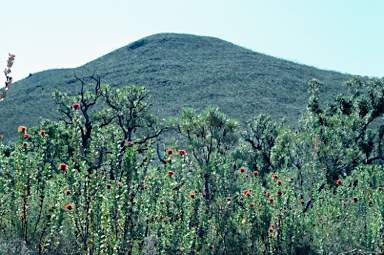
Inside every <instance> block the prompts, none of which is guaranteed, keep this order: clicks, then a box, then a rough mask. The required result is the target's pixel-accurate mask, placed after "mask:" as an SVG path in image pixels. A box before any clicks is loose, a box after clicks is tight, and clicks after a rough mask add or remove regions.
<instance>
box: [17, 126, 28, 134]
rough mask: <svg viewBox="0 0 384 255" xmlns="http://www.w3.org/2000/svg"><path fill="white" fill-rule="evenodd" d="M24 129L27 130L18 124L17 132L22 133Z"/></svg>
mask: <svg viewBox="0 0 384 255" xmlns="http://www.w3.org/2000/svg"><path fill="white" fill-rule="evenodd" d="M25 131H27V128H26V127H24V126H19V127H18V128H17V132H19V133H22V132H25Z"/></svg>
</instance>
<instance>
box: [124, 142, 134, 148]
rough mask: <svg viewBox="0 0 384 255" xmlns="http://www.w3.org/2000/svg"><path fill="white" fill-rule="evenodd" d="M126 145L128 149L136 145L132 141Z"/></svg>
mask: <svg viewBox="0 0 384 255" xmlns="http://www.w3.org/2000/svg"><path fill="white" fill-rule="evenodd" d="M124 145H125V146H127V147H132V146H133V145H135V143H134V142H132V141H126V142H125V144H124Z"/></svg>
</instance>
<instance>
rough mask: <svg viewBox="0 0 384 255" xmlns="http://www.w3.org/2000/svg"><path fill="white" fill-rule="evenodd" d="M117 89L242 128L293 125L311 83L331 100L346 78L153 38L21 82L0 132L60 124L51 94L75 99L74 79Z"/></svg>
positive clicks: (202, 44)
mask: <svg viewBox="0 0 384 255" xmlns="http://www.w3.org/2000/svg"><path fill="white" fill-rule="evenodd" d="M94 71H95V72H96V74H98V75H100V76H101V77H102V82H103V83H108V84H110V85H112V86H122V85H129V84H135V85H141V86H145V87H147V88H148V89H149V90H150V91H151V95H152V99H151V103H152V104H153V110H154V111H156V112H158V113H159V115H161V116H164V117H166V116H175V115H177V114H179V112H180V111H181V109H182V108H183V107H193V108H196V109H203V108H205V107H206V106H208V105H217V106H219V107H220V109H221V110H222V111H223V112H225V113H226V114H227V115H228V116H229V117H232V118H235V119H238V120H239V121H245V120H248V119H249V118H251V117H253V116H254V115H257V114H259V113H260V112H265V113H268V114H271V115H273V116H274V118H276V119H277V118H281V117H283V116H286V117H287V120H288V123H290V124H294V122H295V120H297V117H298V116H299V115H300V114H301V113H302V112H303V111H304V110H305V107H306V103H307V100H308V94H307V92H306V91H307V83H308V81H309V80H310V79H312V78H317V79H319V80H321V81H322V82H324V83H325V86H324V89H323V92H324V93H323V95H324V97H326V98H330V97H333V96H334V95H336V94H337V93H338V92H339V91H340V90H341V89H342V87H341V84H342V82H343V81H345V80H348V79H349V78H351V77H350V76H349V75H345V74H340V73H337V72H331V71H324V70H319V69H316V68H313V67H309V66H305V65H300V64H296V63H292V62H289V61H286V60H282V59H278V58H274V57H270V56H267V55H264V54H259V53H256V52H253V51H251V50H247V49H244V48H242V47H239V46H236V45H234V44H232V43H229V42H226V41H223V40H220V39H217V38H212V37H203V36H195V35H186V34H156V35H152V36H148V37H145V38H143V39H141V40H138V41H136V42H133V43H131V44H129V45H127V46H125V47H122V48H120V49H117V50H115V51H113V52H111V53H109V54H107V55H104V56H102V57H100V58H98V59H96V60H94V61H92V62H89V63H87V64H86V65H84V66H81V67H78V68H73V69H56V70H48V71H43V72H39V73H35V74H33V76H31V77H29V78H25V79H23V80H21V81H19V82H16V83H15V84H14V86H13V87H12V89H11V90H10V91H9V92H8V94H7V98H6V99H5V100H4V101H3V102H2V103H1V104H2V105H1V107H2V111H1V118H2V123H1V125H0V133H3V134H4V135H5V136H6V137H7V136H8V137H10V136H14V135H15V130H16V128H17V126H19V125H26V126H35V125H38V123H39V117H40V116H41V117H43V118H55V117H56V112H55V107H54V105H53V102H52V100H51V97H52V96H51V95H52V92H53V90H54V89H59V90H61V91H66V92H67V93H68V94H75V93H76V92H77V91H78V88H79V84H78V83H76V82H75V79H74V74H75V73H76V75H77V76H79V77H83V76H89V75H90V74H92V73H93V72H94Z"/></svg>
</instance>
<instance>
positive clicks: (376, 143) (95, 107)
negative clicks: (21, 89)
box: [0, 45, 384, 255]
mask: <svg viewBox="0 0 384 255" xmlns="http://www.w3.org/2000/svg"><path fill="white" fill-rule="evenodd" d="M141 47H144V46H143V45H141V46H140V45H136V49H138V48H141ZM91 78H92V79H93V81H94V83H95V84H93V85H92V84H89V85H88V84H87V83H86V82H85V81H84V80H82V79H79V82H80V83H81V88H80V93H79V95H76V96H68V95H67V94H66V93H62V92H58V91H56V92H55V95H54V98H55V103H56V105H57V108H58V112H59V115H60V119H61V120H59V121H56V120H44V121H42V122H41V124H40V126H39V127H32V128H28V129H27V128H25V127H20V128H19V130H18V131H19V132H18V140H17V142H15V143H14V144H12V145H4V144H1V145H0V253H8V254H18V253H19V254H20V253H22V252H24V253H27V252H28V253H29V254H119V255H120V254H239V252H241V253H242V254H330V253H343V252H344V253H346V252H347V253H350V251H356V252H361V253H362V252H363V251H364V252H369V253H382V252H383V251H384V241H383V240H384V238H383V237H384V210H383V208H384V193H383V192H384V190H383V183H384V171H383V170H382V169H383V158H382V157H381V151H382V142H381V139H382V133H383V131H382V130H383V129H384V128H383V127H382V123H381V116H382V111H381V108H382V102H383V101H384V100H382V98H384V95H383V92H384V91H383V90H382V87H383V86H382V82H383V81H382V80H376V79H372V80H363V79H355V80H352V81H350V82H348V83H347V85H348V86H349V87H350V88H352V90H353V91H351V92H350V94H345V95H339V96H338V97H336V98H335V100H334V101H332V102H330V103H329V104H328V105H326V106H325V104H323V102H322V101H321V100H320V99H321V97H320V95H321V93H320V82H318V81H312V82H311V83H310V86H311V89H310V92H311V93H312V96H311V97H310V99H309V103H308V105H309V106H308V112H307V114H305V115H303V117H302V119H301V121H300V126H299V127H298V128H297V129H294V130H291V129H288V128H287V127H283V125H282V123H280V124H279V123H276V122H275V121H273V120H272V119H271V118H270V117H268V116H267V115H265V114H260V115H259V116H257V117H256V118H255V119H253V120H252V121H251V122H249V123H247V126H246V130H245V131H239V129H238V124H237V122H236V121H234V120H232V119H230V118H228V117H227V116H226V115H225V114H224V113H222V112H221V111H219V109H218V108H217V107H209V108H207V109H205V110H203V111H197V110H192V109H186V110H184V111H183V112H182V114H181V115H180V117H179V118H174V119H172V120H171V121H169V122H168V125H165V124H164V123H162V122H161V121H159V120H158V119H157V118H156V117H155V116H154V115H152V114H151V111H150V108H149V107H150V104H149V103H148V102H147V100H148V91H147V90H146V89H145V88H144V87H137V86H133V85H131V86H127V87H124V88H111V87H110V86H108V85H102V84H101V83H100V79H98V78H97V77H95V78H93V77H91ZM380 84H381V85H380ZM169 130H174V131H176V132H174V133H168V134H167V135H168V136H165V137H163V138H162V139H163V141H164V142H165V143H166V144H167V146H168V147H167V148H166V150H164V151H162V150H160V149H159V146H156V148H155V144H156V143H157V144H158V143H159V142H160V141H161V140H160V136H161V135H163V133H165V132H166V131H169ZM14 132H15V133H16V130H15V131H14ZM171 135H174V137H173V138H171ZM156 157H157V158H158V159H159V160H156Z"/></svg>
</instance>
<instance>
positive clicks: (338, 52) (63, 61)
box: [0, 0, 384, 83]
mask: <svg viewBox="0 0 384 255" xmlns="http://www.w3.org/2000/svg"><path fill="white" fill-rule="evenodd" d="M383 25H384V1H382V0H317V1H316V0H263V1H262V0H237V1H235V0H193V1H190V0H189V1H186V0H151V1H150V0H135V1H131V0H66V1H63V0H33V1H31V0H0V64H1V63H3V65H4V67H2V66H1V65H0V68H2V69H1V70H3V69H4V68H5V66H6V60H7V58H8V53H12V54H15V55H16V60H15V63H14V66H13V68H12V76H13V78H14V80H16V81H17V80H20V79H23V78H25V77H27V76H28V75H29V73H36V72H39V71H43V70H48V69H55V68H72V67H78V66H81V65H84V64H86V63H87V62H89V61H92V60H94V59H96V58H98V57H100V56H102V55H105V54H107V53H109V52H111V51H114V50H116V49H118V48H120V47H123V46H125V45H127V44H129V43H131V42H134V41H136V40H139V39H141V38H143V37H146V36H149V35H153V34H157V33H163V32H174V33H186V34H195V35H204V36H213V37H217V38H220V39H223V40H226V41H229V42H231V43H234V44H236V45H239V46H242V47H244V48H247V49H250V50H253V51H255V52H260V53H264V54H267V55H270V56H275V57H279V58H282V59H286V60H290V61H294V62H296V63H300V64H305V65H310V66H314V67H317V68H320V69H325V70H333V71H338V72H342V73H348V74H354V75H362V76H375V77H383V76H384V33H383ZM1 59H4V62H2V60H1ZM2 79H3V80H4V81H5V76H4V75H2V76H0V82H1V81H2ZM2 83H3V82H2Z"/></svg>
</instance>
